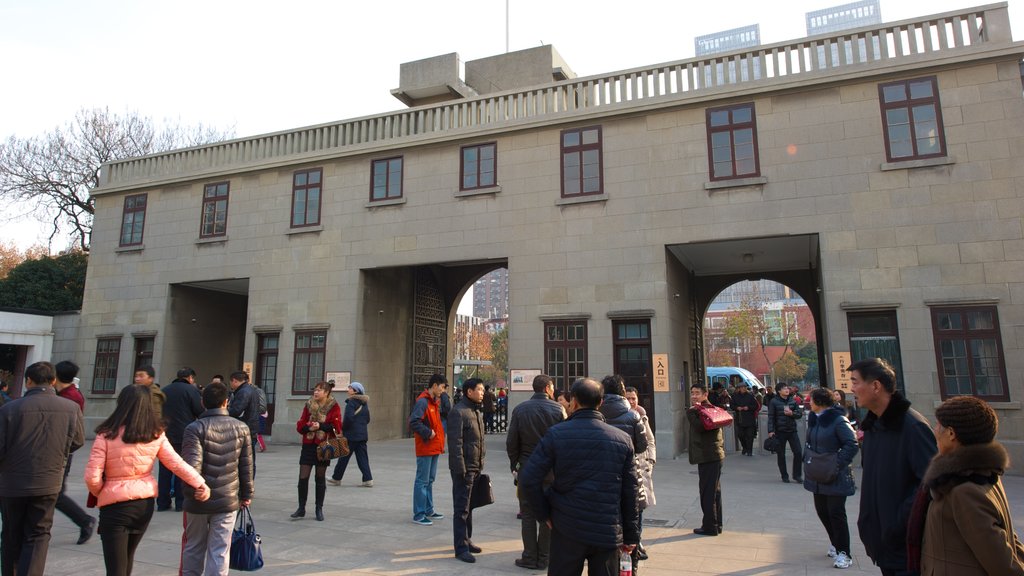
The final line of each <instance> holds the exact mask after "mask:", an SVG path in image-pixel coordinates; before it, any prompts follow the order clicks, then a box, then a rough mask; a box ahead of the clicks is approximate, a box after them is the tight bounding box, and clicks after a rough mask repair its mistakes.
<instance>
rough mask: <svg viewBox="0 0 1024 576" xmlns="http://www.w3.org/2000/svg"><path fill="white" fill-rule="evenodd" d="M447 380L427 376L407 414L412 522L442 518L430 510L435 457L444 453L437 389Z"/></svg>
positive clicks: (432, 496) (426, 524) (429, 522)
mask: <svg viewBox="0 0 1024 576" xmlns="http://www.w3.org/2000/svg"><path fill="white" fill-rule="evenodd" d="M445 384H448V379H447V378H445V377H444V376H443V375H441V374H434V375H433V376H431V377H430V382H429V384H428V385H427V389H426V390H424V391H423V392H422V393H420V395H419V397H418V398H416V404H414V405H413V407H412V414H410V415H409V428H410V429H411V430H412V432H413V437H414V438H415V439H416V481H415V483H414V484H413V489H412V521H413V522H414V523H415V524H419V525H420V526H431V525H433V524H434V520H440V519H442V518H444V514H440V513H438V512H436V511H435V510H434V478H435V477H436V476H437V458H438V456H440V455H441V453H442V452H444V426H443V425H442V424H441V402H440V398H441V392H443V391H444V387H445Z"/></svg>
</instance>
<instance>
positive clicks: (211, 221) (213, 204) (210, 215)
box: [199, 182, 230, 238]
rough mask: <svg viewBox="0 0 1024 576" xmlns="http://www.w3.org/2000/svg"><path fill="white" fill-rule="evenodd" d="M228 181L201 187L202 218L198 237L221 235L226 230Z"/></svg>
mask: <svg viewBox="0 0 1024 576" xmlns="http://www.w3.org/2000/svg"><path fill="white" fill-rule="evenodd" d="M229 187H230V186H229V183H228V182H218V183H217V184H207V185H206V187H205V188H204V189H203V220H202V223H201V224H200V226H199V237H200V238H212V237H215V236H223V235H225V234H226V233H227V231H228V188H229Z"/></svg>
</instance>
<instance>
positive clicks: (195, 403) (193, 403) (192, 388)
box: [156, 366, 203, 512]
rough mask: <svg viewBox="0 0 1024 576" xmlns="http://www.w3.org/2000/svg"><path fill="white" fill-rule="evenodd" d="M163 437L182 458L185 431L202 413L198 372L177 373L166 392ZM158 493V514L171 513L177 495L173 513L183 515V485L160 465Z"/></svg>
mask: <svg viewBox="0 0 1024 576" xmlns="http://www.w3.org/2000/svg"><path fill="white" fill-rule="evenodd" d="M163 392H164V396H165V397H166V400H164V423H165V424H166V428H165V429H164V433H165V434H166V435H167V440H168V441H169V442H170V443H171V448H174V451H175V452H177V453H178V454H181V442H182V438H183V436H184V434H185V427H187V426H188V425H189V424H191V423H193V422H195V420H196V418H198V417H199V415H200V414H202V413H203V401H202V400H201V399H200V397H199V390H198V389H197V388H196V371H195V370H193V369H191V368H189V367H188V366H186V367H184V368H182V369H181V370H178V374H177V378H175V379H174V381H173V382H171V383H170V384H168V385H167V386H166V387H165V388H164V389H163ZM157 478H158V481H159V482H158V489H157V497H156V510H157V512H163V511H165V510H170V509H171V493H172V492H173V493H174V510H175V511H176V512H181V507H182V504H183V502H184V500H185V494H184V492H182V490H181V487H182V484H183V482H179V481H178V477H177V476H175V475H174V473H173V472H171V470H170V469H169V468H167V467H166V466H164V465H163V464H160V471H159V473H158V476H157Z"/></svg>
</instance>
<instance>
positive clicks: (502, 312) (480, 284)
mask: <svg viewBox="0 0 1024 576" xmlns="http://www.w3.org/2000/svg"><path fill="white" fill-rule="evenodd" d="M473 316H476V317H477V318H486V319H491V318H506V317H508V270H507V269H505V268H498V269H497V270H495V271H493V272H490V273H489V274H486V275H485V276H484V277H483V278H480V279H479V280H477V281H476V282H475V283H474V284H473Z"/></svg>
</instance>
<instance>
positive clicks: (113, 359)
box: [92, 338, 121, 394]
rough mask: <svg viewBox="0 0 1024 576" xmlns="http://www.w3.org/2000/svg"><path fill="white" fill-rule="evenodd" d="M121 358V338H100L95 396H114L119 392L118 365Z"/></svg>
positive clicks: (94, 380)
mask: <svg viewBox="0 0 1024 576" xmlns="http://www.w3.org/2000/svg"><path fill="white" fill-rule="evenodd" d="M120 357H121V338H100V339H98V340H97V341H96V364H95V368H93V372H92V392H93V394H113V393H114V392H115V391H116V390H117V363H118V360H119V359H120Z"/></svg>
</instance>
